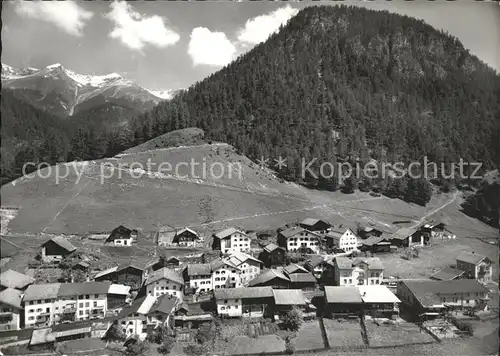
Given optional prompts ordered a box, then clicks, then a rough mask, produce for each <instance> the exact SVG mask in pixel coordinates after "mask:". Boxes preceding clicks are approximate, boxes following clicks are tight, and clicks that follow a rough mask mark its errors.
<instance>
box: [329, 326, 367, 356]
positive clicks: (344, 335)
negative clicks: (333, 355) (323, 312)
mask: <svg viewBox="0 0 500 356" xmlns="http://www.w3.org/2000/svg"><path fill="white" fill-rule="evenodd" d="M323 324H324V325H325V331H326V335H327V337H328V343H329V344H330V347H331V348H333V349H335V348H342V349H352V348H360V347H365V343H364V341H363V336H362V334H361V325H360V323H359V320H333V319H323Z"/></svg>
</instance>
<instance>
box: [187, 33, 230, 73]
mask: <svg viewBox="0 0 500 356" xmlns="http://www.w3.org/2000/svg"><path fill="white" fill-rule="evenodd" d="M188 53H189V55H190V56H191V58H192V59H193V64H194V65H195V66H196V65H199V64H206V65H212V66H224V65H226V64H229V63H230V62H231V61H232V60H233V59H234V57H235V54H236V48H235V46H234V45H233V44H232V43H231V41H229V40H228V38H227V37H226V34H225V33H224V32H212V31H210V30H209V29H208V28H206V27H196V28H195V29H193V31H192V32H191V40H190V41H189V47H188Z"/></svg>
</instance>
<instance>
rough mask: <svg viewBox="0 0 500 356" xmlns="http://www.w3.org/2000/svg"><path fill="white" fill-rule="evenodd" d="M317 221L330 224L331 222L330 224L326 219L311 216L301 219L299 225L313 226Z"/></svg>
mask: <svg viewBox="0 0 500 356" xmlns="http://www.w3.org/2000/svg"><path fill="white" fill-rule="evenodd" d="M319 222H323V223H325V224H327V225H330V226H332V224H330V223H329V222H328V221H325V220H321V219H313V218H305V219H304V220H302V221H301V223H300V224H301V225H305V226H314V225H316V224H317V223H319Z"/></svg>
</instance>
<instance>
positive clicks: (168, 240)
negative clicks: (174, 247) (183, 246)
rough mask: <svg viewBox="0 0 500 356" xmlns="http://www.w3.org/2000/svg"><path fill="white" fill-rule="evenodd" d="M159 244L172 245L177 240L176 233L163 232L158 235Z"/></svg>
mask: <svg viewBox="0 0 500 356" xmlns="http://www.w3.org/2000/svg"><path fill="white" fill-rule="evenodd" d="M156 237H157V238H158V243H159V244H167V245H169V244H172V243H173V242H174V238H175V231H161V232H157V233H156Z"/></svg>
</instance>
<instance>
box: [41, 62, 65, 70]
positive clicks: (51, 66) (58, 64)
mask: <svg viewBox="0 0 500 356" xmlns="http://www.w3.org/2000/svg"><path fill="white" fill-rule="evenodd" d="M45 68H47V69H55V68H62V64H61V63H54V64H51V65H48V66H47V67H45Z"/></svg>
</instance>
